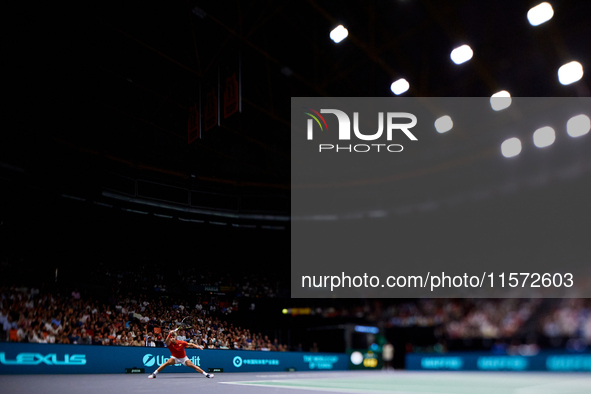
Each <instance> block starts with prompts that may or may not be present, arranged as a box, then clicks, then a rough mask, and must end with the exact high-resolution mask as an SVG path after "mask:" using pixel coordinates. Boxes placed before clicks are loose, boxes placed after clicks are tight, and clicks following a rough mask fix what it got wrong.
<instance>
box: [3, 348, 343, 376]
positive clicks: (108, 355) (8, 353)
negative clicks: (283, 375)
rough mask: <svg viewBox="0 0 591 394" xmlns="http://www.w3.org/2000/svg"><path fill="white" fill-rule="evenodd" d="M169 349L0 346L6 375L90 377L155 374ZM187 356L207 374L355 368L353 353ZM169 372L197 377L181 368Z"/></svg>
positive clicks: (208, 353)
mask: <svg viewBox="0 0 591 394" xmlns="http://www.w3.org/2000/svg"><path fill="white" fill-rule="evenodd" d="M169 357H170V352H169V351H168V349H166V348H153V347H123V346H92V345H55V344H30V343H6V342H5V343H0V374H1V375H7V374H11V375H12V374H60V373H63V374H89V373H125V369H126V368H144V369H145V371H146V372H152V371H154V370H156V368H158V366H159V365H161V364H162V363H164V362H166V360H168V359H169ZM187 357H189V359H191V361H193V363H194V364H195V365H197V366H199V367H201V368H202V369H203V370H204V371H206V372H207V371H208V369H209V368H223V371H224V372H278V371H285V370H287V369H290V368H293V369H295V370H296V371H318V370H321V371H342V370H346V369H348V367H349V364H348V361H349V360H348V356H347V354H344V353H343V354H340V353H305V352H263V351H256V352H255V351H236V350H196V349H187ZM167 372H174V373H179V372H187V373H195V371H193V370H192V369H190V368H187V367H185V366H181V365H176V366H171V367H168V368H166V369H165V370H164V371H163V373H167Z"/></svg>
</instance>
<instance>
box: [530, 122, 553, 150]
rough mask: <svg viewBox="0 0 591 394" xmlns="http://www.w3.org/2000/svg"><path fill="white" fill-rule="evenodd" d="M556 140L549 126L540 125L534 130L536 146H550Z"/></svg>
mask: <svg viewBox="0 0 591 394" xmlns="http://www.w3.org/2000/svg"><path fill="white" fill-rule="evenodd" d="M555 140H556V133H555V132H554V129H553V128H552V127H550V126H546V127H542V128H541V129H537V130H536V131H534V145H535V146H537V147H538V148H545V147H547V146H550V145H552V144H553V143H554V141H555Z"/></svg>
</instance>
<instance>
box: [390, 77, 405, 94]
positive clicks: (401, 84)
mask: <svg viewBox="0 0 591 394" xmlns="http://www.w3.org/2000/svg"><path fill="white" fill-rule="evenodd" d="M409 88H410V84H409V83H408V81H407V80H406V79H404V78H400V79H399V80H397V81H394V82H392V85H390V90H392V93H394V94H395V95H397V96H398V95H399V94H402V93H404V92H406V91H407V90H408V89H409Z"/></svg>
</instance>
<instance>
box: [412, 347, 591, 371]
mask: <svg viewBox="0 0 591 394" xmlns="http://www.w3.org/2000/svg"><path fill="white" fill-rule="evenodd" d="M406 369H410V370H428V371H435V370H447V371H554V372H591V353H566V352H541V353H539V354H536V355H535V356H518V355H514V356H508V355H494V354H491V353H484V352H473V353H472V352H470V353H447V354H435V353H424V354H421V353H413V354H407V355H406Z"/></svg>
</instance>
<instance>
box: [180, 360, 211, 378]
mask: <svg viewBox="0 0 591 394" xmlns="http://www.w3.org/2000/svg"><path fill="white" fill-rule="evenodd" d="M185 365H186V366H187V367H189V368H193V369H194V370H195V371H197V372H199V373H200V374H203V375H205V376H206V377H208V378H210V379H212V378H213V374H212V373H206V372H205V371H204V370H202V369H201V368H199V367H198V366H196V365H195V364H193V363H192V362H191V360H187V361H185Z"/></svg>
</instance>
